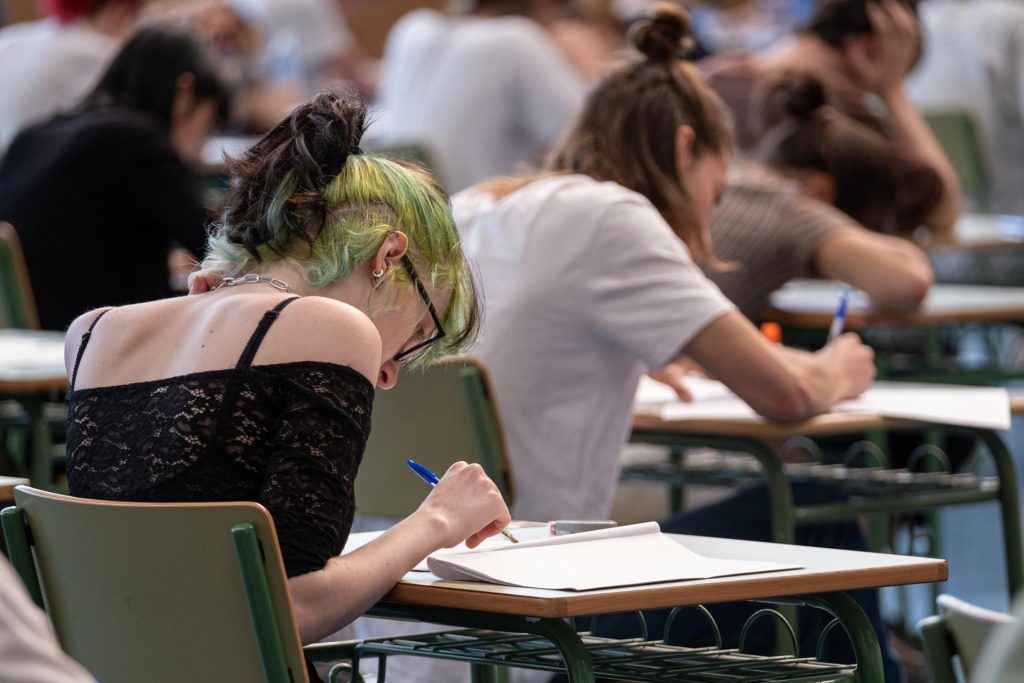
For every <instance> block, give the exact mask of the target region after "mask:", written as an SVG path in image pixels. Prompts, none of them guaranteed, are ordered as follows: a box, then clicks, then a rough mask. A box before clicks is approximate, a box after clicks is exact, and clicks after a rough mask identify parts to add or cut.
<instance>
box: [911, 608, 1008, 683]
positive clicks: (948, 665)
mask: <svg viewBox="0 0 1024 683" xmlns="http://www.w3.org/2000/svg"><path fill="white" fill-rule="evenodd" d="M937 604H938V606H939V615H938V616H932V617H927V618H925V619H922V620H921V622H920V624H919V628H920V629H921V639H922V641H923V643H924V654H925V660H926V661H927V663H928V673H929V675H930V678H931V681H932V683H957V677H956V673H955V671H956V670H955V668H954V665H953V658H954V657H957V658H959V660H960V666H961V667H962V668H963V672H964V675H966V676H967V677H968V680H970V678H971V675H972V673H973V672H974V671H975V670H976V668H977V665H978V663H979V661H980V660H979V655H980V653H981V651H982V646H983V645H984V643H985V641H986V640H987V639H988V637H989V635H990V634H991V633H992V632H993V631H994V630H995V628H996V627H997V626H999V625H1001V624H1005V623H1011V622H1013V621H1014V619H1013V618H1012V617H1010V616H1009V615H1007V614H1003V613H1002V612H993V611H992V610H987V609H984V608H981V607H977V606H975V605H972V604H970V603H967V602H964V601H963V600H958V599H957V598H954V597H953V596H951V595H940V596H939V597H938V599H937Z"/></svg>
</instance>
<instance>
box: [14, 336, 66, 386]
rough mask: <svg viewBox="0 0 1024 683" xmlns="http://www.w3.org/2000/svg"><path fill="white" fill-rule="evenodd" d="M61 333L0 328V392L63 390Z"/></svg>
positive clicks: (64, 376)
mask: <svg viewBox="0 0 1024 683" xmlns="http://www.w3.org/2000/svg"><path fill="white" fill-rule="evenodd" d="M67 386H68V378H67V372H66V371H65V369H64V333H63V332H41V331H38V330H0V394H7V395H16V394H34V393H42V392H47V391H63V390H64V389H66V388H67Z"/></svg>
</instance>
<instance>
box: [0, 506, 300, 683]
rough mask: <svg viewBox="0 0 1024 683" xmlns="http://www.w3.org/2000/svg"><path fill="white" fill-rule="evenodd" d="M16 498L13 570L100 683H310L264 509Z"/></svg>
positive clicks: (10, 517)
mask: <svg viewBox="0 0 1024 683" xmlns="http://www.w3.org/2000/svg"><path fill="white" fill-rule="evenodd" d="M14 497H15V501H16V503H17V506H16V507H11V508H7V509H5V510H4V511H3V512H2V513H0V522H2V525H3V530H4V536H5V538H6V539H7V544H8V548H9V551H10V557H11V561H12V564H14V566H15V568H16V569H17V570H18V572H19V574H20V575H21V577H22V579H23V580H24V581H25V583H26V585H27V586H28V588H29V592H30V594H32V596H33V598H34V599H35V600H36V602H37V603H39V604H40V605H42V606H44V607H45V609H46V611H47V613H48V614H49V615H50V618H51V619H52V621H53V625H54V628H55V630H56V632H57V637H58V638H59V639H60V642H61V644H62V646H63V647H64V649H65V650H66V651H67V652H68V654H70V655H71V656H72V657H74V658H75V659H77V660H78V661H79V662H81V663H82V665H83V666H85V667H86V668H87V669H88V670H89V671H90V672H92V674H93V675H94V676H96V677H97V678H98V679H99V680H102V681H104V683H122V682H124V683H129V682H130V683H137V682H138V681H148V682H150V683H164V682H166V683H182V681H268V682H270V683H289V682H291V683H294V682H295V681H307V680H308V678H307V675H306V669H305V664H304V661H303V658H302V648H301V645H300V643H299V638H298V631H297V629H296V626H295V622H294V620H293V617H292V610H291V604H290V602H289V598H288V592H287V589H286V584H285V572H284V567H283V565H282V562H281V553H280V550H279V548H278V544H277V536H276V534H275V532H274V526H273V523H272V521H271V519H270V515H269V514H268V513H267V511H266V510H265V509H264V508H263V507H262V506H260V505H257V504H255V503H244V502H243V503H190V504H177V503H115V502H105V501H96V500H87V499H80V498H72V497H69V496H62V495H59V494H54V493H48V492H45V491H40V490H37V489H33V488H29V487H26V486H19V487H17V488H16V489H15V492H14Z"/></svg>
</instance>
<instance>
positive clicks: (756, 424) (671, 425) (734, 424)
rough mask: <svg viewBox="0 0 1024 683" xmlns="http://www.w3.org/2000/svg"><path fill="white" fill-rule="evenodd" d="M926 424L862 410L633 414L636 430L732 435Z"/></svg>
mask: <svg viewBox="0 0 1024 683" xmlns="http://www.w3.org/2000/svg"><path fill="white" fill-rule="evenodd" d="M923 426H926V425H925V423H923V422H918V421H914V420H902V419H897V418H891V417H880V416H878V415H862V414H858V413H826V414H824V415H818V416H817V417H812V418H811V419H809V420H801V421H799V422H778V421H774V420H766V419H763V418H758V417H751V418H749V419H720V418H715V419H710V418H700V419H682V420H666V419H664V418H662V417H661V416H660V415H658V414H656V413H643V412H636V413H634V414H633V430H634V431H648V432H652V431H653V432H667V433H672V432H685V433H687V434H715V435H722V434H728V435H730V436H742V437H757V438H766V439H778V438H783V439H785V438H789V437H791V436H808V437H811V436H828V435H835V434H859V433H862V432H865V431H869V430H873V429H884V430H893V429H910V428H921V427H923Z"/></svg>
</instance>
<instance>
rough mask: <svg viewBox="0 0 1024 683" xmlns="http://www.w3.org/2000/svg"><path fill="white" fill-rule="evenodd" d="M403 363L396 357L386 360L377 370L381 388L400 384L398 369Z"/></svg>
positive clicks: (378, 382)
mask: <svg viewBox="0 0 1024 683" xmlns="http://www.w3.org/2000/svg"><path fill="white" fill-rule="evenodd" d="M401 365H402V364H401V363H399V362H398V361H396V360H395V359H394V358H389V359H388V360H386V361H384V363H383V364H381V366H380V370H379V371H378V372H377V387H378V388H379V389H390V388H391V387H393V386H395V385H396V384H398V369H399V367H401Z"/></svg>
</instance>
